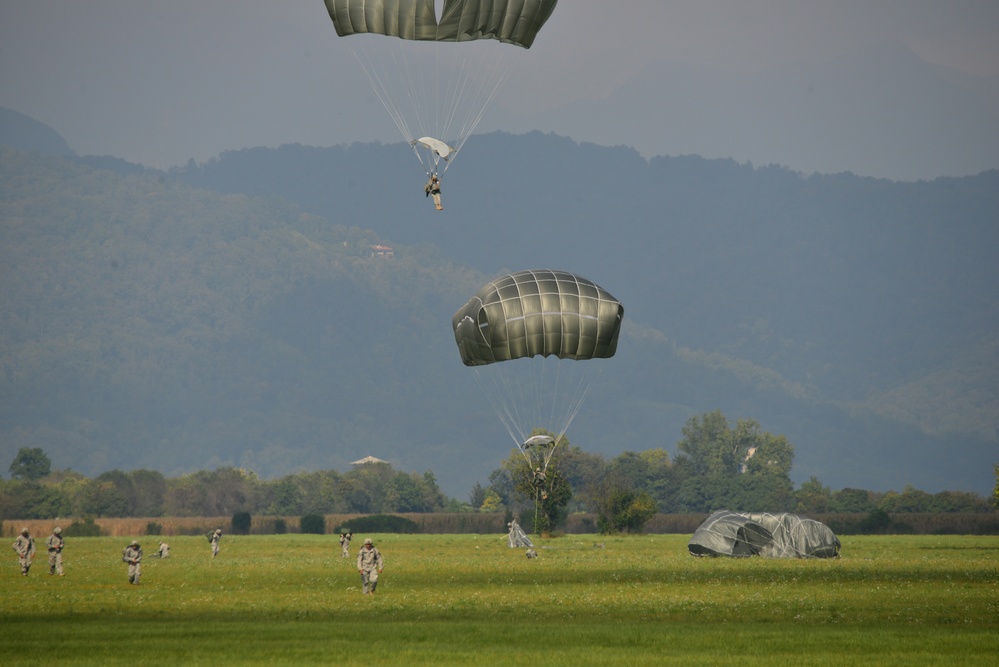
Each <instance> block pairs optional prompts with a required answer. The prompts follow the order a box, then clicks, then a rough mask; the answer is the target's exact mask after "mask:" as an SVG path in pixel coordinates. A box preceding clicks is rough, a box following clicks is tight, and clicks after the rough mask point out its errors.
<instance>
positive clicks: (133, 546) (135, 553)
mask: <svg viewBox="0 0 999 667" xmlns="http://www.w3.org/2000/svg"><path fill="white" fill-rule="evenodd" d="M121 560H122V562H125V563H128V583H130V584H137V583H139V577H140V576H141V575H142V547H140V546H139V543H138V541H136V540H132V542H131V543H130V544H129V545H128V546H127V547H125V548H124V549H122V550H121Z"/></svg>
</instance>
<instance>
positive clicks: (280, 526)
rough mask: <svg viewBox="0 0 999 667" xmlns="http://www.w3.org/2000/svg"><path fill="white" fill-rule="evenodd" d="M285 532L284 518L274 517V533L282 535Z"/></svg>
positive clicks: (286, 525) (286, 529)
mask: <svg viewBox="0 0 999 667" xmlns="http://www.w3.org/2000/svg"><path fill="white" fill-rule="evenodd" d="M287 532H288V524H287V523H285V520H284V519H282V518H280V517H278V518H277V519H274V534H275V535H284V534H285V533H287Z"/></svg>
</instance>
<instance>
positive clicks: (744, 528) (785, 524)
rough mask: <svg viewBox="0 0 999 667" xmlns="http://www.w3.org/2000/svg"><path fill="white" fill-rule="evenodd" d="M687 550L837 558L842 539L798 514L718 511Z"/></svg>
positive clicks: (702, 553) (696, 533) (709, 553)
mask: <svg viewBox="0 0 999 667" xmlns="http://www.w3.org/2000/svg"><path fill="white" fill-rule="evenodd" d="M687 549H688V550H689V551H690V553H691V554H692V555H694V556H736V557H747V556H762V557H763V558H836V557H837V556H839V550H840V542H839V538H837V537H836V535H835V534H834V533H833V532H832V530H830V529H829V527H828V526H826V525H825V524H824V523H821V522H819V521H815V520H813V519H808V518H805V517H802V516H799V515H797V514H790V513H779V514H767V513H746V514H743V513H739V512H731V511H728V510H721V511H718V512H715V513H714V514H712V515H711V516H709V517H708V518H707V519H705V520H704V523H702V524H701V525H700V526H699V527H698V528H697V530H696V531H694V536H693V537H692V538H691V539H690V544H688V545H687Z"/></svg>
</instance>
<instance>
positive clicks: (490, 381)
mask: <svg viewBox="0 0 999 667" xmlns="http://www.w3.org/2000/svg"><path fill="white" fill-rule="evenodd" d="M490 370H491V371H492V370H496V369H490ZM473 371H474V373H475V380H476V382H478V384H479V388H480V389H482V393H483V394H485V395H486V398H487V399H488V400H489V403H490V404H491V405H492V406H493V410H494V411H495V412H496V414H497V416H499V418H500V421H501V422H502V423H503V426H504V427H505V428H506V431H507V433H508V434H509V435H510V439H511V440H513V444H514V445H516V447H517V449H518V450H519V451H520V453H521V454H523V455H524V456H525V457H526V456H527V452H525V451H524V447H523V443H524V441H525V440H527V436H526V435H525V434H524V433H523V432H522V431H521V429H520V428H519V427H518V424H520V423H523V419H522V418H521V417H520V415H519V414H518V413H519V410H518V409H517V404H516V402H515V401H510V400H507V397H508V396H510V395H511V394H509V393H508V392H509V391H511V386H510V382H509V381H508V379H507V378H506V376H505V375H504V374H503V373H501V372H498V371H497V372H482V371H480V370H479V368H478V367H473ZM486 375H488V376H490V377H486Z"/></svg>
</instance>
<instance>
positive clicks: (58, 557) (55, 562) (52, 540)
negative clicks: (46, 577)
mask: <svg viewBox="0 0 999 667" xmlns="http://www.w3.org/2000/svg"><path fill="white" fill-rule="evenodd" d="M65 544H66V540H64V539H63V537H62V528H60V527H59V526H56V527H55V528H53V529H52V534H51V535H49V539H47V540H45V548H46V549H48V552H49V574H58V575H59V576H60V577H61V576H62V547H63V545H65Z"/></svg>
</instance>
